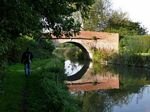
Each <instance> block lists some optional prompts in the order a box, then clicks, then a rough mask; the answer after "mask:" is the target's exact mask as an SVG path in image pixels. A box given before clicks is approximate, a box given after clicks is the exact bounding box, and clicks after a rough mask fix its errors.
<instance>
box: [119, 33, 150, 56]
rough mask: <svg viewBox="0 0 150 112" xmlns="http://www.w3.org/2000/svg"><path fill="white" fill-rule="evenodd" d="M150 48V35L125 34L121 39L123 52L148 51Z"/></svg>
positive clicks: (121, 50)
mask: <svg viewBox="0 0 150 112" xmlns="http://www.w3.org/2000/svg"><path fill="white" fill-rule="evenodd" d="M149 49H150V36H146V35H144V36H138V35H137V36H124V38H123V39H122V40H121V41H120V52H121V53H130V54H135V53H148V52H149Z"/></svg>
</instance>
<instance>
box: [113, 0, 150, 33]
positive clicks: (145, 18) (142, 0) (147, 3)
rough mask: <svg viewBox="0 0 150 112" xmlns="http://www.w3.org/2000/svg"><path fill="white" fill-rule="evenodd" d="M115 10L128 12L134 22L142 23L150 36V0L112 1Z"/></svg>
mask: <svg viewBox="0 0 150 112" xmlns="http://www.w3.org/2000/svg"><path fill="white" fill-rule="evenodd" d="M111 1H112V6H113V9H117V10H122V11H123V12H127V13H128V16H129V18H130V19H131V20H132V21H134V22H140V23H141V24H142V25H144V27H146V28H147V30H148V33H149V34H150V0H111Z"/></svg>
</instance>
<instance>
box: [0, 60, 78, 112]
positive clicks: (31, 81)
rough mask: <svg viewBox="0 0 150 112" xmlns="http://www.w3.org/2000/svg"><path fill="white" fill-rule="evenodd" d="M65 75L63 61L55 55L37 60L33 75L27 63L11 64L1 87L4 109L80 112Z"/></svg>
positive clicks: (1, 110) (1, 107)
mask: <svg viewBox="0 0 150 112" xmlns="http://www.w3.org/2000/svg"><path fill="white" fill-rule="evenodd" d="M64 78H65V76H64V68H63V60H60V59H58V58H54V57H52V58H49V59H42V60H36V61H35V60H34V61H33V63H32V74H31V76H30V77H29V78H26V77H25V76H24V70H23V65H21V64H16V65H12V66H9V67H8V68H7V69H6V70H5V76H4V79H3V84H2V87H1V88H2V90H3V92H1V94H0V112H48V111H50V112H76V111H77V110H76V107H77V105H76V104H75V103H74V100H73V98H72V96H71V95H70V94H69V93H68V91H67V88H66V86H65V85H64V82H63V80H64Z"/></svg>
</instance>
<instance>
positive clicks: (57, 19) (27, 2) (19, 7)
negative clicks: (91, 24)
mask: <svg viewBox="0 0 150 112" xmlns="http://www.w3.org/2000/svg"><path fill="white" fill-rule="evenodd" d="M92 3H93V0H86V1H85V0H80V1H79V0H72V1H70V0H61V1H60V0H36V1H34V0H19V1H16V0H1V4H0V14H1V16H0V32H1V35H2V37H4V38H11V39H15V38H18V37H19V35H27V34H36V33H40V30H41V29H42V27H45V28H48V29H49V28H51V29H53V31H54V34H55V33H56V36H58V35H60V34H61V32H59V30H60V27H59V26H56V24H55V23H59V24H61V27H62V30H65V28H64V27H65V24H63V23H64V20H65V18H67V17H69V16H71V14H72V13H73V12H76V11H78V10H80V11H81V12H82V14H84V15H85V13H86V11H87V10H88V9H89V6H90V5H91V4H92ZM6 12H7V13H6ZM44 18H45V19H46V22H42V21H41V19H44ZM66 21H67V22H68V23H70V20H66ZM71 22H72V21H71ZM73 22H74V21H73ZM47 23H48V24H47ZM55 26H56V27H55ZM74 26H75V25H73V24H72V25H71V27H68V28H69V29H68V30H72V28H73V27H74ZM58 33H59V34H58Z"/></svg>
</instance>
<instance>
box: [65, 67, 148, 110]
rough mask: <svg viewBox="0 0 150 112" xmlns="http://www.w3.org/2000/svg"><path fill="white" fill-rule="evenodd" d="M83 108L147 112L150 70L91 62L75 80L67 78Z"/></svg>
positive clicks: (71, 89) (71, 90) (70, 88)
mask: <svg viewBox="0 0 150 112" xmlns="http://www.w3.org/2000/svg"><path fill="white" fill-rule="evenodd" d="M67 83H68V88H69V90H70V92H71V93H72V94H73V95H75V96H76V97H77V99H79V100H80V102H81V104H82V106H81V111H82V112H150V107H149V104H150V71H148V70H145V69H141V68H128V67H121V66H105V67H103V66H101V65H96V64H93V67H91V68H89V69H88V70H87V71H86V72H85V74H84V75H83V76H82V77H81V78H80V79H78V80H73V81H68V82H67Z"/></svg>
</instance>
